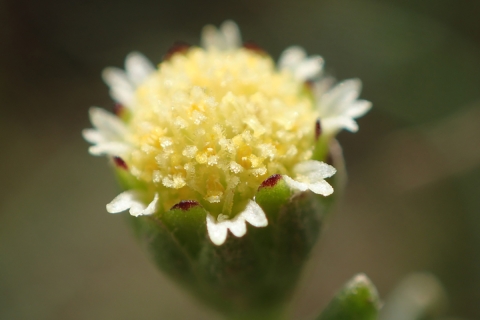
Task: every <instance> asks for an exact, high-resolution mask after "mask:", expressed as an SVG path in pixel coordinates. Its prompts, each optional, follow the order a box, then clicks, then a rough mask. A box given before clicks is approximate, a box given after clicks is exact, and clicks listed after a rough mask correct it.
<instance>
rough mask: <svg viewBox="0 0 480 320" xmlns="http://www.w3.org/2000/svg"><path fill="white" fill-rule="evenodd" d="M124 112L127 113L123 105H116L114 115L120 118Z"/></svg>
mask: <svg viewBox="0 0 480 320" xmlns="http://www.w3.org/2000/svg"><path fill="white" fill-rule="evenodd" d="M123 111H125V107H124V106H123V105H122V104H121V103H115V105H114V106H113V113H115V115H116V116H117V117H120V116H121V115H122V113H123Z"/></svg>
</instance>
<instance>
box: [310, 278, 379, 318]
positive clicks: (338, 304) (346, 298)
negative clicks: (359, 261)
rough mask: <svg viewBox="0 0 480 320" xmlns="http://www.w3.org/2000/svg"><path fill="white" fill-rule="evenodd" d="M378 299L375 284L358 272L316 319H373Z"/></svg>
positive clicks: (375, 315)
mask: <svg viewBox="0 0 480 320" xmlns="http://www.w3.org/2000/svg"><path fill="white" fill-rule="evenodd" d="M379 307H380V301H379V298H378V293H377V290H376V288H375V286H374V285H373V284H372V282H371V281H370V279H368V278H367V276H366V275H364V274H358V275H356V276H355V277H354V278H353V279H351V280H350V281H348V282H347V284H346V285H345V286H344V287H343V288H342V289H341V290H340V292H338V293H337V295H336V296H335V297H334V298H333V300H332V301H331V302H330V303H329V304H328V306H327V307H326V308H325V310H324V311H323V312H322V314H321V315H320V316H319V317H318V318H317V320H374V319H377V316H378V310H379Z"/></svg>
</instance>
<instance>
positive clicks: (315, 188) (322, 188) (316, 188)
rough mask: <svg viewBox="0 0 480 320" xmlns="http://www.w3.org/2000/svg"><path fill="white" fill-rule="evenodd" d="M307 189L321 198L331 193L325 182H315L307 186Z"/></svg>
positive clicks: (328, 185) (331, 190)
mask: <svg viewBox="0 0 480 320" xmlns="http://www.w3.org/2000/svg"><path fill="white" fill-rule="evenodd" d="M308 188H309V189H310V190H312V192H314V193H316V194H321V195H322V196H329V195H331V194H332V193H333V188H332V186H331V185H330V184H329V183H328V182H327V181H325V180H322V181H320V182H315V183H311V184H309V186H308Z"/></svg>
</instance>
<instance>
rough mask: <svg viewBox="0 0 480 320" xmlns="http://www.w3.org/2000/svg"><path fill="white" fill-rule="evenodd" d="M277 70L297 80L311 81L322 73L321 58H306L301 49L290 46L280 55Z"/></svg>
mask: <svg viewBox="0 0 480 320" xmlns="http://www.w3.org/2000/svg"><path fill="white" fill-rule="evenodd" d="M278 68H279V69H280V70H288V71H290V72H292V73H293V75H294V77H295V79H297V80H300V81H306V80H311V79H314V78H316V77H318V76H319V75H320V73H321V72H322V68H323V58H322V57H320V56H318V55H315V56H310V57H308V56H307V54H306V52H305V50H304V49H303V48H302V47H298V46H292V47H289V48H287V49H285V51H283V53H282V54H281V55H280V59H279V60H278Z"/></svg>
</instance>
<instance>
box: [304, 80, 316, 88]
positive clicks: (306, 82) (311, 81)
mask: <svg viewBox="0 0 480 320" xmlns="http://www.w3.org/2000/svg"><path fill="white" fill-rule="evenodd" d="M314 84H315V82H314V81H313V80H306V81H305V87H306V88H307V89H308V90H313V85H314Z"/></svg>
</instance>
